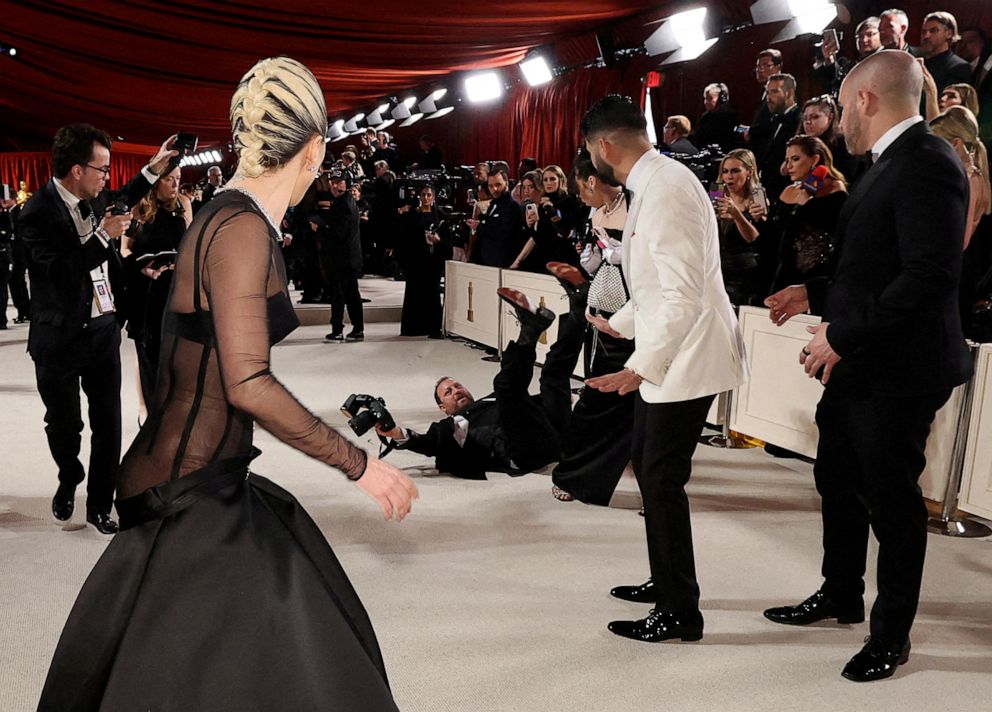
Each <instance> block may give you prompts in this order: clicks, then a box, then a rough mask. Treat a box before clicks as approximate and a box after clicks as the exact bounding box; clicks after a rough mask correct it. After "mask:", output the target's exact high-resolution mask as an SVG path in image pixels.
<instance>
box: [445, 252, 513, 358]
mask: <svg viewBox="0 0 992 712" xmlns="http://www.w3.org/2000/svg"><path fill="white" fill-rule="evenodd" d="M500 271H501V270H499V269H498V268H496V267H483V266H482V265H475V264H469V263H468V262H455V261H454V260H448V262H446V263H445V266H444V330H445V332H446V333H448V334H453V335H455V336H463V337H465V338H466V339H470V340H471V341H475V342H477V343H480V344H482V345H483V346H490V347H492V348H494V349H495V348H499V345H500V344H499V312H500V309H499V297H497V296H496V290H497V289H498V288H499V287H500V286H502V285H501V284H500Z"/></svg>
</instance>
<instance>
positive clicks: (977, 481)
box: [958, 344, 992, 519]
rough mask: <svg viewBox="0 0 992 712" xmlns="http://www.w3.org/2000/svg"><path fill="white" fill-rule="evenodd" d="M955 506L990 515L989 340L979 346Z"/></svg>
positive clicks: (991, 402) (991, 424)
mask: <svg viewBox="0 0 992 712" xmlns="http://www.w3.org/2000/svg"><path fill="white" fill-rule="evenodd" d="M972 394H973V396H972V407H971V422H970V424H969V427H968V442H967V445H966V447H965V456H964V476H963V480H962V483H961V497H960V500H959V501H958V508H959V509H960V510H961V511H964V512H969V513H971V514H977V515H978V516H980V517H984V518H986V519H992V344H983V345H982V346H981V348H980V349H979V350H978V358H977V361H976V367H975V377H974V386H973V391H972Z"/></svg>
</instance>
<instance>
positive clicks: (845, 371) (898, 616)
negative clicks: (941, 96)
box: [765, 50, 972, 682]
mask: <svg viewBox="0 0 992 712" xmlns="http://www.w3.org/2000/svg"><path fill="white" fill-rule="evenodd" d="M922 85H923V74H922V69H921V68H920V66H919V64H918V63H917V62H916V61H915V60H914V59H913V58H912V57H911V56H910V55H909V54H908V53H906V52H901V51H888V50H885V51H881V52H878V53H877V54H874V55H872V56H871V57H869V58H867V59H866V60H864V61H863V62H861V63H860V64H859V65H858V66H857V67H855V68H854V69H853V70H851V73H850V74H849V75H848V76H847V78H846V79H845V80H844V84H843V86H842V87H841V94H840V103H841V104H842V105H843V107H844V115H843V129H844V138H845V140H846V142H847V147H848V149H849V150H850V151H851V153H852V154H854V155H859V154H861V153H864V152H865V151H867V150H869V149H870V150H871V152H872V154H873V156H874V164H873V165H872V167H871V168H870V169H869V171H868V172H867V173H866V174H865V175H864V176H863V177H862V178H861V181H860V182H859V183H858V185H857V187H856V189H855V190H854V191H853V192H852V193H851V196H850V197H849V198H848V200H847V203H846V204H845V206H844V210H843V211H842V212H841V215H840V219H839V222H838V226H837V251H838V253H837V258H836V267H835V271H834V274H833V278H832V280H831V281H830V282H829V283H826V282H823V283H810V284H807V285H802V286H792V287H787V288H786V289H784V290H782V291H781V292H778V293H776V294H773V295H772V296H771V297H769V298H768V300H767V301H766V304H767V305H768V306H769V307H771V318H772V320H773V321H775V322H776V323H782V322H784V321H785V320H787V319H788V318H790V317H791V316H793V315H795V314H797V313H801V312H803V311H805V310H806V309H807V308H808V307H809V306H810V305H812V306H813V308H814V312H816V310H817V309H822V312H820V313H822V314H823V323H822V324H820V325H819V326H817V327H809V331H810V332H811V333H813V334H814V336H813V339H812V340H811V341H810V342H809V343H808V344H807V345H806V346H805V347H804V348H803V350H802V353H801V355H800V357H799V360H800V363H802V364H803V365H804V367H805V370H806V373H807V374H809V375H810V376H811V377H812V376H814V375H818V374H819V377H820V380H821V381H822V382H823V385H824V386H825V388H824V391H823V396H822V398H821V399H820V403H819V405H818V406H817V411H816V423H817V426H818V428H819V431H820V439H819V445H818V448H817V455H816V464H815V465H814V469H813V473H814V478H815V480H816V488H817V491H818V492H819V493H820V496H821V511H822V521H823V570H822V572H823V578H824V581H823V585H822V587H821V588H820V590H819V591H817V592H816V593H815V594H813V595H812V596H810V597H809V598H808V599H806V600H805V601H803V602H802V603H801V604H799V605H798V606H784V607H780V608H771V609H768V610H767V611H765V616H766V617H767V618H769V619H770V620H772V621H775V622H776V623H785V624H790V625H806V624H809V623H813V622H816V621H819V620H824V619H828V618H830V619H833V618H836V619H837V620H838V622H840V623H858V622H861V621H862V620H864V601H863V596H864V573H865V562H866V558H867V552H868V528H869V526H870V527H871V529H872V530H873V531H874V533H875V537H876V538H877V539H878V571H877V581H878V597H877V598H876V599H875V605H874V606H873V607H872V611H871V635H870V636H869V638H867V639H866V645H865V646H864V648H863V649H862V650H861V652H859V653H858V654H857V655H855V656H854V657H853V658H851V660H850V661H849V662H848V663H847V666H846V667H845V668H844V670H843V673H842V674H843V676H844V677H845V678H847V679H849V680H854V681H858V682H866V681H870V680H878V679H882V678H885V677H889V676H891V675H892V674H893V673H894V672H895V669H896V667H897V666H898V665H902V664H903V663H905V662H906V661H907V660H908V659H909V649H910V643H909V632H910V628H911V627H912V624H913V618H914V617H915V615H916V608H917V605H918V602H919V595H920V584H921V580H922V576H923V561H924V555H925V553H926V542H927V530H926V523H927V509H926V506H925V505H924V502H923V496H922V494H921V492H920V488H919V485H918V484H917V480H918V479H919V476H920V474H921V473H922V472H923V468H924V466H925V464H926V457H925V454H924V450H925V448H926V442H927V436H928V435H929V431H930V424H931V423H932V422H933V418H934V415H935V414H936V412H937V410H938V409H939V408H940V407H941V406H942V405H943V404H944V403H945V401H947V399H948V397H949V396H950V394H951V390H952V389H953V388H954V387H955V386H957V385H958V384H960V383H963V382H964V381H966V380H967V379H968V378H969V376H970V375H971V371H972V367H971V361H970V359H969V357H968V351H967V348H966V347H965V341H964V336H963V335H962V333H961V323H960V317H959V314H958V307H957V301H958V298H957V286H958V280H959V277H960V272H961V235H962V234H963V233H964V224H965V219H966V215H967V212H968V180H967V178H966V176H965V174H964V171H963V170H962V168H961V162H960V161H959V160H958V158H957V156H956V155H955V153H954V151H953V149H951V147H950V145H949V144H948V143H947V142H946V141H943V140H941V139H939V138H937V137H936V136H934V135H933V134H932V133H931V132H930V130H929V128H928V127H927V125H926V124H925V123H924V122H923V120H922V118H921V117H920V116H919V113H918V111H917V106H918V102H919V97H920V91H921V89H922ZM935 205H939V206H940V210H934V206H935Z"/></svg>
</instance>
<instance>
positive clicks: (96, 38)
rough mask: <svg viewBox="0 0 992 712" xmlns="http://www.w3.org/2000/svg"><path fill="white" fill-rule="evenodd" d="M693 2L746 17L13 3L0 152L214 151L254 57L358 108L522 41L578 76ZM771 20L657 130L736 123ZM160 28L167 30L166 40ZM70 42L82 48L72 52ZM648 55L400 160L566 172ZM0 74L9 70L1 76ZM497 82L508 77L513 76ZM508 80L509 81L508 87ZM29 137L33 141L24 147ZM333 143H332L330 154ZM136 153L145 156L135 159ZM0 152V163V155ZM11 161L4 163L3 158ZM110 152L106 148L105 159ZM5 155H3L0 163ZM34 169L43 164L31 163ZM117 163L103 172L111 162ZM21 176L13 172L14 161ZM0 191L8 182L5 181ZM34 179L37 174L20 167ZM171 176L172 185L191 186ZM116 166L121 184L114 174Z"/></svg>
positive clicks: (564, 4)
mask: <svg viewBox="0 0 992 712" xmlns="http://www.w3.org/2000/svg"><path fill="white" fill-rule="evenodd" d="M703 4H705V5H706V6H707V7H709V9H710V10H711V14H712V15H713V16H715V17H716V18H717V19H716V26H717V27H719V26H733V25H740V24H742V23H746V22H747V21H748V20H749V13H748V8H749V7H750V5H751V4H752V3H751V2H750V1H749V0H709V1H708V2H705V3H703V2H682V1H681V0H654V1H651V0H643V1H642V0H623V1H621V0H612V1H611V0H547V1H545V2H540V3H535V2H533V1H532V0H490V1H489V2H486V3H481V4H480V3H476V4H474V5H473V4H466V3H464V2H462V1H461V0H457V1H456V0H441V1H439V2H435V3H426V4H425V3H421V4H409V3H401V2H398V0H397V1H389V2H382V3H367V4H366V5H364V6H363V5H361V4H358V5H354V4H352V5H349V6H348V7H347V9H346V10H341V9H340V8H338V7H336V6H333V5H327V4H326V3H319V4H318V3H315V2H302V3H296V4H293V5H292V6H291V7H290V6H283V7H280V8H278V9H274V8H273V6H272V5H271V3H266V2H263V0H240V1H238V2H227V3H208V2H200V1H195V0H189V1H188V2H184V3H180V4H178V5H176V4H165V5H161V6H158V5H142V6H139V5H137V4H133V3H132V4H127V5H126V9H123V10H122V7H125V6H122V5H121V4H118V3H114V2H109V1H100V0H97V1H94V2H91V3H88V4H87V6H86V7H85V8H82V7H78V8H77V7H75V6H73V5H71V4H69V3H51V4H48V5H42V4H37V3H36V4H30V3H29V4H25V3H17V2H7V1H5V0H0V17H3V18H4V21H3V29H2V36H0V39H3V40H4V41H8V42H11V43H13V44H15V45H16V46H18V48H19V49H20V53H19V55H18V57H17V59H16V61H14V60H11V59H9V58H5V57H0V63H5V64H2V65H0V72H3V73H4V81H3V82H0V117H2V120H3V121H4V124H5V128H4V130H3V131H0V134H3V133H6V134H8V135H10V136H14V137H16V140H14V141H10V142H8V144H3V141H4V138H3V136H2V135H0V145H11V146H15V147H16V146H25V145H27V144H29V143H32V144H33V146H34V147H37V148H39V149H47V147H48V146H50V136H51V135H52V134H53V133H54V131H55V129H56V128H57V127H58V126H59V125H61V124H63V123H68V122H69V121H79V120H88V121H91V122H93V123H96V124H97V125H99V126H101V127H102V128H105V129H107V130H109V131H111V132H112V133H114V134H115V135H118V134H119V135H122V136H125V137H126V138H127V139H128V140H129V141H132V142H137V143H145V144H152V143H157V142H159V141H161V140H162V139H164V138H165V136H167V135H168V134H170V133H173V132H174V131H176V130H177V129H190V130H193V131H196V132H198V133H199V134H200V137H201V144H208V145H209V144H214V145H217V144H224V143H226V142H227V141H228V140H229V128H228V126H227V104H228V102H229V100H230V96H231V92H232V89H233V86H234V82H235V81H236V80H237V78H238V77H239V76H240V75H241V73H243V72H244V70H245V69H247V67H248V66H250V64H251V63H252V62H253V61H254V60H255V59H257V58H258V56H261V55H263V54H277V53H287V54H290V55H291V56H296V57H298V58H300V59H302V60H303V61H304V62H306V63H307V64H308V65H309V66H311V67H312V68H313V69H314V71H315V74H316V75H317V76H318V78H319V79H320V81H321V84H322V85H323V86H324V87H325V93H326V97H327V100H328V106H329V109H330V110H332V112H333V115H337V116H340V115H341V114H340V113H337V112H338V111H344V110H345V109H350V110H358V109H361V110H367V109H368V108H369V107H370V105H372V104H374V103H375V102H376V101H377V100H378V98H379V97H381V96H383V95H384V94H387V93H394V92H399V91H401V90H403V89H406V88H411V87H416V86H420V87H423V86H424V85H426V84H428V83H430V82H431V81H433V80H435V79H440V78H442V77H444V76H445V75H446V74H447V73H448V72H458V71H461V70H465V69H468V68H477V67H483V66H489V67H492V66H505V65H508V64H512V63H513V62H516V61H517V60H519V59H520V58H521V56H522V55H523V53H524V51H525V50H526V49H527V48H529V47H532V46H546V47H550V48H551V50H552V55H553V56H554V58H555V59H556V62H557V64H559V65H581V64H584V63H587V62H589V61H590V60H591V59H594V58H595V57H596V54H597V51H598V50H597V47H596V39H595V32H594V30H595V29H596V28H600V29H601V28H603V27H608V28H609V34H611V35H612V36H613V38H614V39H615V41H616V43H617V46H618V47H634V46H638V45H639V44H640V43H641V42H643V40H644V38H645V37H647V35H648V34H650V33H651V32H652V31H653V30H654V29H655V28H656V27H657V22H656V20H658V19H660V18H664V17H666V16H667V15H669V14H671V13H673V12H677V11H679V10H684V9H688V8H690V7H693V6H699V5H703ZM845 5H846V6H847V7H848V8H849V9H850V11H851V21H850V22H849V23H848V24H844V23H843V22H841V21H838V22H836V23H835V25H834V26H836V27H839V28H840V29H842V30H843V31H844V33H845V40H844V44H845V46H846V47H847V52H848V54H851V52H852V48H853V36H854V28H855V26H856V24H857V22H858V21H860V20H861V19H863V18H864V17H865V16H867V15H869V14H872V13H875V14H877V13H878V12H880V11H881V10H883V9H885V8H886V7H888V6H889V5H890V0H849V1H848V2H846V3H845ZM900 5H901V7H903V9H905V10H906V11H907V12H908V13H909V16H910V24H911V30H910V34H909V38H910V41H911V42H913V43H914V44H916V43H918V39H919V27H920V25H921V24H922V19H923V16H924V15H925V14H926V12H928V11H929V10H931V9H932V3H930V2H927V1H926V0H905V1H904V2H902V3H900ZM940 7H941V8H942V9H946V10H949V11H951V12H953V13H954V14H955V15H956V16H957V18H958V20H959V22H960V24H961V25H962V26H964V25H970V24H974V25H979V26H982V27H985V28H986V29H987V30H990V31H992V2H988V0H947V1H946V2H943V3H941V5H940ZM780 26H781V25H763V26H757V27H746V28H744V29H742V30H739V31H735V32H732V33H730V34H726V35H723V36H721V37H720V41H719V42H718V43H717V44H716V45H715V46H714V47H713V48H712V49H710V50H709V51H708V52H707V53H706V54H704V55H703V56H702V57H700V58H699V59H697V60H694V61H692V62H688V63H684V64H682V65H677V66H675V67H674V68H667V67H665V68H662V71H663V72H664V76H665V82H664V84H663V85H662V87H661V88H660V89H658V90H656V91H655V92H654V93H653V96H654V109H655V118H656V121H657V123H658V124H659V125H660V124H661V123H662V122H663V121H664V118H665V116H667V115H671V114H675V113H679V114H685V115H687V116H689V118H690V119H692V120H695V119H696V118H698V116H699V114H700V113H701V111H702V89H703V87H704V86H705V85H706V84H708V83H709V82H713V81H722V82H725V83H726V84H727V85H728V86H729V87H730V93H731V100H732V103H733V104H734V105H735V106H736V107H737V109H738V111H739V118H740V120H741V123H749V121H750V118H751V116H752V115H753V113H754V109H755V108H756V105H757V102H758V101H759V100H760V97H761V88H760V87H759V86H758V85H757V84H756V83H755V81H754V75H753V66H754V58H755V55H756V53H757V52H758V51H759V50H760V49H762V48H763V47H765V46H768V43H769V42H770V41H771V39H772V38H773V37H774V35H775V34H776V32H777V31H778V29H779V28H780ZM165 28H168V32H167V33H165V31H164V30H165ZM80 42H85V46H86V52H79V51H78V50H77V47H78V46H79V44H80ZM811 44H812V43H811V41H810V40H809V39H808V38H807V39H802V40H793V41H790V42H785V43H781V44H778V45H776V47H778V48H779V49H781V50H782V52H783V54H784V56H785V70H786V71H788V72H791V73H793V74H794V75H795V76H796V78H797V79H798V80H799V97H800V99H801V100H802V99H805V98H808V97H809V96H811V95H812V94H813V91H814V87H813V86H812V85H811V84H810V82H809V80H808V72H809V67H810V64H811V57H812V46H811ZM658 59H660V58H653V59H652V58H647V57H638V58H634V59H632V60H631V59H628V60H625V61H623V62H621V66H620V67H619V68H611V69H578V70H574V71H570V72H567V73H565V74H564V75H562V76H561V77H558V78H557V79H556V80H555V81H554V82H552V83H551V84H549V85H546V86H544V87H538V88H536V89H531V88H528V87H525V86H522V85H519V84H517V85H515V86H514V87H513V88H512V89H511V91H510V92H509V94H508V95H507V97H506V98H505V99H504V100H503V101H502V102H499V103H496V104H488V105H480V106H471V105H467V104H461V105H459V108H458V109H457V110H456V111H455V112H454V113H452V114H450V115H449V116H446V117H443V118H441V119H438V120H436V121H422V122H420V123H418V124H415V125H414V126H412V127H409V128H407V129H396V127H395V126H394V127H392V129H390V130H395V133H396V135H397V137H398V138H399V140H400V149H401V154H402V156H403V157H404V159H407V160H408V161H412V160H415V151H416V143H417V142H416V138H417V137H418V136H419V135H420V134H422V133H428V134H431V135H432V136H433V137H434V138H435V140H437V142H438V144H439V145H440V146H441V148H442V150H443V151H444V153H445V156H446V160H447V162H448V163H449V164H451V163H463V164H468V163H473V162H475V161H476V160H479V159H495V158H500V159H504V160H507V161H509V162H510V163H511V165H512V164H515V163H516V161H517V160H518V159H519V158H520V157H521V156H524V155H532V156H535V157H536V158H537V159H538V161H539V162H541V163H552V162H554V163H561V164H563V165H564V166H565V167H566V168H567V165H568V164H569V163H570V161H571V156H572V155H573V153H574V150H575V148H576V144H577V139H578V136H577V127H578V121H579V119H580V118H581V115H582V113H583V112H584V111H585V109H586V108H587V107H588V106H589V105H590V104H591V103H592V102H593V101H595V100H596V99H598V98H600V97H601V96H602V95H604V94H606V93H609V92H611V91H620V92H624V93H627V94H630V95H631V96H634V97H637V96H639V94H640V86H639V81H640V78H641V77H642V76H643V75H644V73H645V72H646V71H647V70H648V69H652V68H656V67H657V65H658ZM8 68H9V70H10V71H7V70H8ZM506 76H507V77H508V78H509V77H514V78H515V77H516V74H515V70H509V69H508V71H507V72H506ZM514 80H515V79H514ZM32 139H33V141H32ZM344 143H347V141H345V142H342V143H335V144H331V146H330V148H331V150H333V151H336V152H339V151H340V150H341V148H343V145H344ZM145 150H146V151H147V152H149V153H150V151H151V150H153V149H148V148H146V149H145ZM2 155H4V154H0V156H2ZM6 155H10V154H6ZM115 155H116V156H120V155H121V152H120V151H119V150H116V149H115ZM15 160H24V159H23V158H22V159H14V158H10V159H0V166H9V165H10V166H12V165H21V164H14V163H13V161H15ZM39 160H40V159H39ZM115 160H116V159H115ZM24 165H26V164H24ZM3 170H4V172H3V173H2V175H3V176H4V181H7V182H9V180H8V178H9V177H14V174H15V173H16V172H17V171H21V172H30V171H28V169H27V168H26V167H22V168H19V169H17V171H15V169H14V168H9V169H8V168H3ZM33 170H34V171H35V173H34V174H33V175H37V176H38V177H39V178H40V177H41V175H42V174H44V173H46V169H45V168H44V167H43V166H42V164H38V166H37V167H36V168H35V169H33ZM197 171H200V173H202V172H203V171H205V168H203V169H190V170H187V171H185V172H184V176H183V177H184V179H186V180H189V179H190V178H196V177H199V176H198V175H197ZM127 172H128V171H126V170H124V171H122V173H123V174H126V173H127Z"/></svg>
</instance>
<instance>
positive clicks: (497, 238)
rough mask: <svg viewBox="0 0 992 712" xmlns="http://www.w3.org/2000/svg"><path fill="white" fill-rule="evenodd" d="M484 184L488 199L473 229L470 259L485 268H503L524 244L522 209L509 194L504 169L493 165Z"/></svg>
mask: <svg viewBox="0 0 992 712" xmlns="http://www.w3.org/2000/svg"><path fill="white" fill-rule="evenodd" d="M486 181H487V185H488V188H489V194H490V195H491V196H492V200H491V201H490V203H489V209H488V210H487V211H486V214H485V215H483V216H482V219H481V221H480V223H479V227H478V228H476V241H475V242H474V243H472V247H471V248H470V251H471V252H472V260H473V261H474V262H478V263H479V264H482V265H487V266H489V267H503V268H507V267H509V266H510V265H511V264H512V263H513V260H514V259H515V258H516V257H517V255H519V254H520V248H522V247H523V246H524V243H525V242H527V232H526V231H527V223H526V222H525V220H524V211H523V208H522V207H521V206H520V205H519V204H518V203H516V202H515V201H514V200H513V197H512V196H511V195H510V179H509V176H508V175H507V171H506V168H505V167H503V166H499V165H496V166H493V168H492V170H490V171H489V173H488V175H487V177H486Z"/></svg>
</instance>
